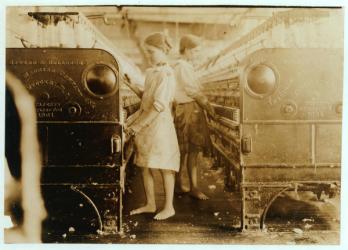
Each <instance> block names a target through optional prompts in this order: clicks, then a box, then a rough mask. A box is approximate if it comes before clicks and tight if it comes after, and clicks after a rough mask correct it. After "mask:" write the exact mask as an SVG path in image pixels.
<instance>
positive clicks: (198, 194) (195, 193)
mask: <svg viewBox="0 0 348 250" xmlns="http://www.w3.org/2000/svg"><path fill="white" fill-rule="evenodd" d="M190 195H191V196H192V197H194V198H196V199H199V200H208V199H209V197H208V196H206V195H205V194H204V193H202V192H201V191H199V190H198V189H192V190H191V191H190Z"/></svg>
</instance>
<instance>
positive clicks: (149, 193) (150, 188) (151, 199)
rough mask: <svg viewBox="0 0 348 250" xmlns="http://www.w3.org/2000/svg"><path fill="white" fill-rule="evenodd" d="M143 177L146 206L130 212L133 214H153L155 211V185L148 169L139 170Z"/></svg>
mask: <svg viewBox="0 0 348 250" xmlns="http://www.w3.org/2000/svg"><path fill="white" fill-rule="evenodd" d="M141 169H142V176H143V184H144V189H145V195H146V204H145V206H143V207H139V208H137V209H134V210H132V211H131V212H130V214H131V215H133V214H141V213H154V212H155V211H156V201H155V185H154V180H153V174H152V170H151V169H149V168H141Z"/></svg>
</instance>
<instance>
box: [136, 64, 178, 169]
mask: <svg viewBox="0 0 348 250" xmlns="http://www.w3.org/2000/svg"><path fill="white" fill-rule="evenodd" d="M144 87H145V88H144V93H143V96H142V100H141V106H140V112H141V113H142V112H145V113H146V112H149V111H150V110H151V109H152V108H155V109H156V110H157V111H158V112H159V114H158V115H157V116H156V118H154V120H152V121H151V123H150V124H148V125H147V126H146V127H144V128H143V129H141V130H140V131H139V132H138V133H137V135H136V136H135V147H136V152H135V160H134V163H135V164H136V165H137V166H139V167H147V168H155V169H168V170H173V171H176V172H178V171H179V166H180V150H179V145H178V140H177V136H176V131H175V126H174V121H173V116H172V113H171V108H172V103H173V100H174V94H175V76H174V72H173V70H172V68H171V67H170V66H169V65H166V64H165V65H161V66H156V67H153V68H150V69H148V70H147V72H146V78H145V85H144ZM140 115H141V114H140Z"/></svg>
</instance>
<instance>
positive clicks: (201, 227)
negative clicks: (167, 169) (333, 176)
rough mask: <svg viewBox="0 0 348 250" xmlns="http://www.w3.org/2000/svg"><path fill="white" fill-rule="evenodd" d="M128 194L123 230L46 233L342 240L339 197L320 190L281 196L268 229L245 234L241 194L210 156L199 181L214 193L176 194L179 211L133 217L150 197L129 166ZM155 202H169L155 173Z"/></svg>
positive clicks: (132, 238) (131, 239) (85, 239)
mask: <svg viewBox="0 0 348 250" xmlns="http://www.w3.org/2000/svg"><path fill="white" fill-rule="evenodd" d="M129 172H130V173H133V174H132V175H130V176H128V181H127V192H126V194H125V197H124V234H123V235H121V236H120V235H117V236H115V235H97V234H91V235H79V234H78V232H74V233H73V234H69V233H67V234H66V235H65V236H64V237H61V236H57V237H53V236H50V237H46V239H45V241H46V242H66V243H67V242H70V243H74V242H75V243H167V244H178V243H196V244H197V243H209V244H316V243H317V244H338V242H339V209H338V208H339V198H336V199H334V200H330V201H317V200H316V199H315V195H313V194H310V193H304V194H301V195H302V197H301V198H303V199H300V200H299V199H298V197H296V199H295V198H294V197H291V195H292V194H289V195H285V196H283V197H280V198H278V199H277V200H276V201H275V202H274V204H273V206H272V207H271V208H270V210H269V216H268V217H267V221H266V223H267V228H268V232H263V233H241V232H240V230H239V227H240V213H241V211H240V209H241V200H240V194H239V193H231V192H227V191H225V190H224V181H223V170H222V169H217V170H212V169H211V168H210V164H209V161H208V160H207V159H204V158H202V159H201V161H200V178H199V182H200V183H199V184H200V186H201V188H202V190H203V191H204V192H205V193H206V194H207V195H208V196H209V197H210V199H209V200H207V201H199V200H196V199H194V198H192V197H190V196H188V195H187V194H186V195H176V196H175V198H174V207H175V209H176V215H175V216H174V217H172V218H169V219H167V220H164V221H155V220H154V219H153V216H154V214H140V215H134V216H130V215H129V211H130V210H132V209H134V208H137V207H139V206H140V205H141V204H143V203H144V202H145V197H144V190H143V186H142V181H141V176H140V171H139V169H137V168H134V169H130V171H129ZM155 180H156V202H157V206H158V207H159V208H160V207H161V206H162V204H163V201H164V192H163V185H162V180H161V176H160V173H159V172H156V174H155Z"/></svg>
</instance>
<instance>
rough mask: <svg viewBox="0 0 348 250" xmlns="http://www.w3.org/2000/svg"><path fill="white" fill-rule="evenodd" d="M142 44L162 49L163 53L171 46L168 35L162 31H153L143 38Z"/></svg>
mask: <svg viewBox="0 0 348 250" xmlns="http://www.w3.org/2000/svg"><path fill="white" fill-rule="evenodd" d="M144 44H147V45H150V46H154V47H156V48H159V49H162V50H163V51H164V52H165V53H168V52H169V51H170V49H171V48H172V44H171V41H170V38H169V36H168V35H166V34H164V33H163V32H155V33H152V34H150V35H149V36H147V37H146V38H145V40H144Z"/></svg>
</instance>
